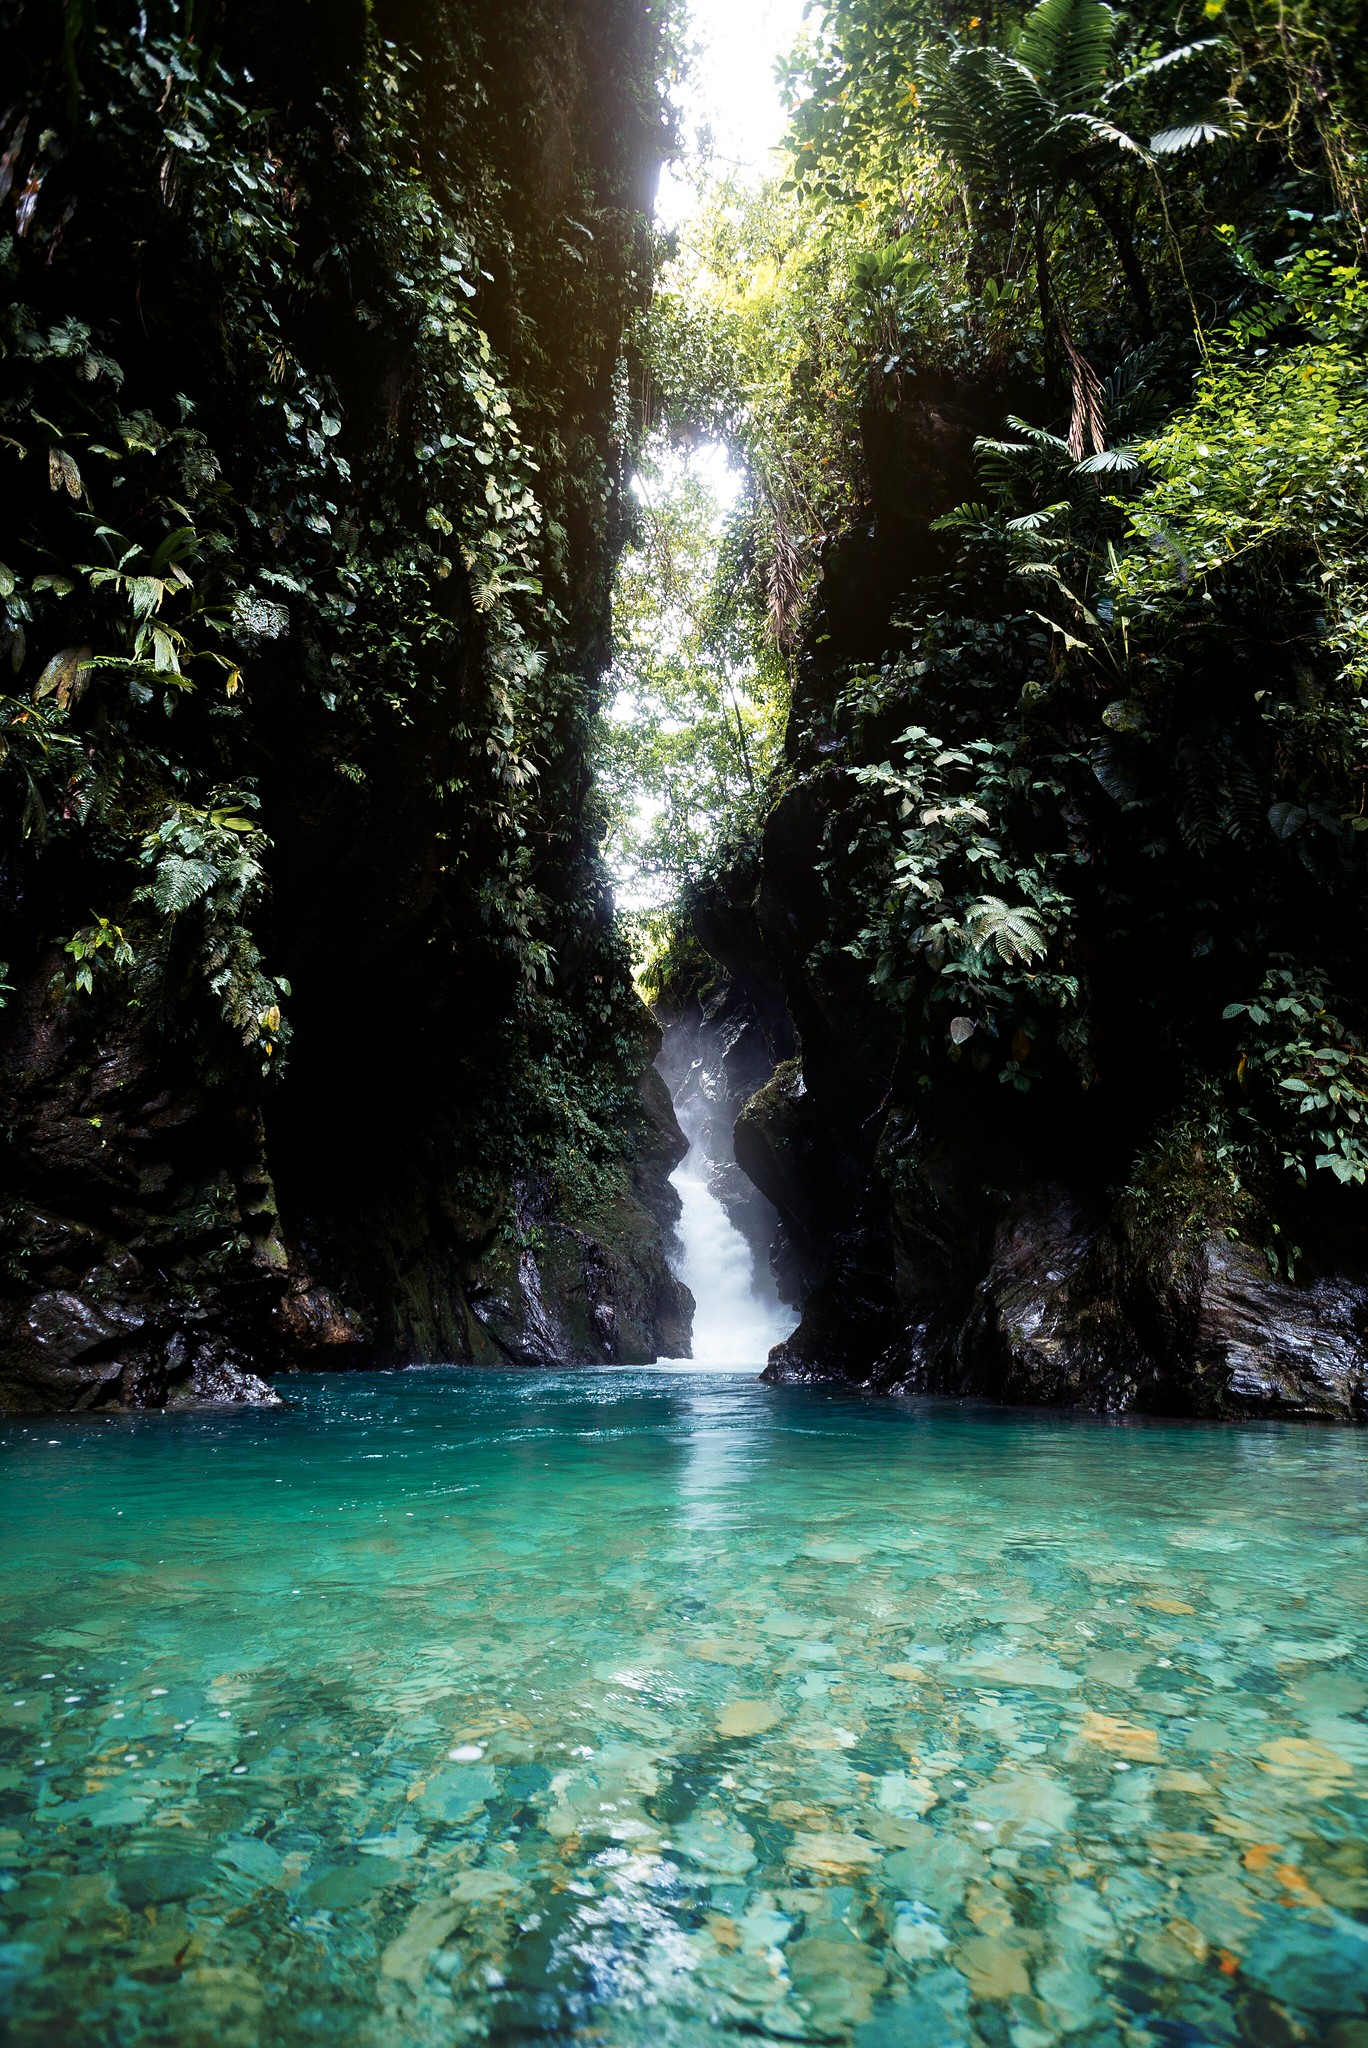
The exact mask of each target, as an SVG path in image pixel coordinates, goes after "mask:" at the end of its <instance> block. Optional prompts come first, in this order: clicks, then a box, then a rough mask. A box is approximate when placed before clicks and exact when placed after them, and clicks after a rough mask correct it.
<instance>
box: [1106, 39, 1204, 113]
mask: <svg viewBox="0 0 1368 2048" xmlns="http://www.w3.org/2000/svg"><path fill="white" fill-rule="evenodd" d="M1229 47H1230V45H1229V43H1228V41H1227V39H1226V37H1225V36H1202V37H1201V38H1200V39H1199V40H1198V41H1197V42H1195V43H1180V44H1179V45H1178V47H1177V49H1176V50H1166V51H1165V52H1164V54H1163V56H1162V57H1151V59H1150V61H1149V63H1148V64H1137V65H1136V67H1135V69H1134V71H1128V72H1126V74H1125V76H1124V77H1122V78H1118V79H1116V80H1115V81H1114V82H1113V83H1112V84H1111V85H1109V86H1108V87H1107V89H1106V91H1105V92H1104V93H1103V95H1102V97H1103V99H1104V100H1111V99H1115V98H1116V96H1117V94H1118V93H1123V92H1128V91H1129V90H1130V88H1131V87H1132V86H1136V85H1143V84H1144V82H1145V80H1146V79H1148V78H1157V77H1158V75H1159V73H1160V72H1161V71H1172V70H1173V69H1175V67H1176V66H1177V65H1179V64H1190V63H1191V62H1192V60H1193V58H1194V57H1201V56H1204V55H1205V53H1206V52H1207V51H1208V50H1224V49H1228V48H1229Z"/></svg>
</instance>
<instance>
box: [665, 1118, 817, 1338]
mask: <svg viewBox="0 0 1368 2048" xmlns="http://www.w3.org/2000/svg"><path fill="white" fill-rule="evenodd" d="M680 1124H681V1127H682V1129H683V1131H684V1135H685V1137H686V1138H688V1140H689V1149H688V1152H687V1153H686V1154H685V1156H684V1158H683V1160H682V1161H681V1163H680V1164H679V1165H678V1166H677V1167H676V1168H675V1171H674V1172H673V1174H671V1176H670V1179H671V1182H672V1185H673V1186H674V1188H675V1191H676V1193H677V1194H678V1196H679V1199H680V1201H681V1203H682V1204H683V1213H682V1214H681V1216H680V1219H679V1225H678V1231H677V1235H678V1251H677V1254H676V1257H675V1259H674V1261H673V1264H674V1270H675V1275H676V1277H677V1278H678V1279H680V1280H682V1281H683V1282H684V1285H685V1286H686V1287H687V1288H688V1289H689V1291H690V1293H691V1294H692V1295H693V1298H694V1304H695V1306H694V1321H693V1357H692V1358H683V1359H678V1358H676V1359H661V1360H660V1363H661V1364H662V1365H667V1366H676V1367H686V1368H692V1369H694V1370H707V1371H713V1372H719V1371H721V1372H747V1373H754V1372H760V1371H763V1370H764V1367H765V1363H766V1361H767V1359H768V1357H769V1353H770V1351H771V1349H772V1348H773V1346H774V1345H776V1344H781V1343H782V1342H783V1340H784V1338H785V1337H787V1336H789V1335H790V1334H791V1333H792V1331H793V1329H794V1327H795V1325H796V1324H797V1321H798V1317H797V1314H796V1312H795V1311H794V1310H793V1309H790V1308H786V1307H785V1306H784V1304H783V1303H782V1302H781V1301H779V1300H778V1299H777V1298H776V1297H775V1295H774V1291H773V1288H772V1286H766V1285H765V1284H764V1282H763V1281H762V1279H761V1276H760V1275H759V1274H758V1273H757V1271H756V1263H755V1257H754V1254H753V1253H752V1251H751V1248H750V1245H749V1244H748V1243H747V1242H746V1239H745V1238H744V1237H743V1236H742V1235H741V1232H740V1231H739V1230H738V1229H737V1228H736V1225H735V1224H734V1223H733V1222H732V1220H731V1218H730V1217H729V1216H728V1214H727V1212H726V1210H725V1209H724V1208H723V1206H722V1204H721V1202H720V1201H719V1200H718V1199H717V1196H716V1195H715V1194H714V1193H713V1191H712V1189H711V1187H710V1186H709V1185H708V1166H709V1161H708V1158H707V1155H706V1154H705V1152H704V1151H703V1147H702V1143H701V1135H702V1134H701V1128H700V1124H701V1120H700V1119H699V1118H697V1117H696V1116H691V1115H690V1114H689V1111H688V1110H687V1109H681V1110H680Z"/></svg>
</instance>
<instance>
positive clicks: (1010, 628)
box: [655, 0, 1368, 1215]
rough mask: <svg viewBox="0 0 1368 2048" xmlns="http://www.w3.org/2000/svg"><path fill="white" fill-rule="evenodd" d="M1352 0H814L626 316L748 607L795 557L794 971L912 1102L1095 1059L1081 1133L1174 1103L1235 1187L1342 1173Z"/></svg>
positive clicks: (1137, 1133) (1059, 1074)
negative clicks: (774, 306)
mask: <svg viewBox="0 0 1368 2048" xmlns="http://www.w3.org/2000/svg"><path fill="white" fill-rule="evenodd" d="M1361 27H1362V24H1361V22H1360V20H1359V18H1358V16H1357V13H1356V11H1355V10H1354V9H1352V8H1336V7H1334V6H1331V7H1328V8H1324V9H1320V10H1317V11H1316V12H1315V13H1313V12H1312V11H1311V10H1310V9H1309V8H1302V9H1300V10H1298V9H1287V8H1278V9H1273V8H1268V7H1264V6H1263V5H1262V4H1260V0H1251V4H1249V5H1247V6H1246V5H1243V4H1241V5H1226V4H1224V0H1208V4H1207V5H1206V7H1205V8H1204V9H1203V10H1201V11H1200V12H1198V13H1196V14H1195V15H1194V13H1193V12H1192V11H1191V10H1186V9H1185V10H1183V11H1182V12H1181V13H1176V12H1174V13H1170V12H1169V11H1168V10H1166V9H1164V8H1161V7H1156V6H1152V5H1147V6H1145V7H1142V8H1139V9H1132V10H1129V11H1126V12H1120V11H1113V10H1112V9H1111V8H1109V7H1107V6H1105V5H1103V4H1101V0H1043V4H1040V5H1037V6H1035V7H1034V8H1032V9H1030V10H1024V11H1022V10H1014V9H1011V8H999V9H990V10H988V11H986V12H985V13H984V14H983V15H982V17H980V18H976V19H975V20H974V21H973V22H972V23H970V24H969V25H968V27H965V26H964V25H963V24H962V23H957V24H956V26H955V27H954V28H953V29H952V28H950V27H948V26H947V25H946V24H945V23H944V22H943V21H942V19H941V18H940V15H939V13H938V11H937V10H935V9H932V8H929V7H921V6H917V5H899V6H889V5H887V4H886V0H831V4H829V5H828V6H827V7H826V8H825V10H824V11H823V12H822V13H821V14H820V16H819V18H818V20H817V23H816V26H815V30H814V33H813V35H812V37H811V39H810V40H809V41H808V43H807V44H806V46H805V47H804V48H803V49H801V50H800V52H799V53H798V55H797V56H796V57H795V59H794V60H793V62H792V64H791V66H790V67H789V70H788V74H787V77H788V86H789V91H790V95H791V99H792V105H793V127H792V132H791V140H790V162H789V168H788V172H787V175H786V176H784V177H782V178H780V179H778V180H776V182H775V184H774V185H773V186H772V187H770V188H769V189H767V190H766V191H765V192H763V193H760V194H757V195H752V196H751V197H750V198H748V199H744V200H743V199H741V198H739V197H738V195H737V194H736V193H735V192H732V191H729V190H727V189H726V188H722V189H720V190H719V191H718V192H717V193H716V194H715V196H714V200H713V203H712V209H711V214H710V216H709V217H708V219H707V221H706V222H705V225H704V226H703V227H702V228H701V229H700V230H699V231H697V233H696V235H695V246H696V247H697V246H700V245H705V246H706V247H707V250H708V252H709V259H710V262H711V264H712V265H713V266H714V267H715V268H716V270H717V272H718V273H719V274H720V275H722V276H723V277H724V278H727V279H729V280H730V295H728V292H726V291H723V290H720V289H718V288H713V289H712V290H711V294H710V297H707V298H705V299H703V300H700V296H699V294H698V293H697V291H696V290H695V291H693V292H692V294H691V295H688V294H686V295H685V298H686V303H681V302H680V300H679V299H678V298H677V297H675V296H673V295H672V294H671V292H670V291H669V290H667V291H666V292H665V293H664V294H663V295H662V297H661V299H660V300H659V301H658V304H657V311H656V315H655V320H656V326H657V335H658V337H659V338H658V341H657V355H658V359H659V361H660V364H661V368H660V372H659V374H660V376H661V378H662V380H663V383H664V386H665V389H666V395H667V402H668V407H669V409H670V410H672V412H673V414H674V416H675V417H677V418H683V417H686V416H687V413H688V407H689V402H690V393H691V391H692V393H693V395H694V403H695V404H696V405H700V406H701V407H702V409H703V411H704V413H705V416H707V417H708V418H710V419H715V420H719V421H720V425H719V427H718V428H717V429H716V430H719V431H730V432H731V434H732V437H733V442H734V445H736V446H737V447H738V448H739V450H740V451H741V455H742V458H743V459H744V460H746V461H747V463H748V464H749V474H750V479H751V489H750V497H749V500H748V502H747V506H746V510H745V515H744V521H743V524H744V531H743V532H742V533H741V534H739V535H738V536H737V537H736V538H735V540H734V545H735V546H736V547H737V548H739V549H740V551H741V552H742V554H743V555H745V552H746V550H747V549H749V551H750V553H749V559H750V560H751V561H752V562H753V564H754V570H755V574H754V578H753V583H752V588H751V593H750V601H751V603H752V604H753V606H754V607H755V610H756V613H757V615H759V614H760V612H761V611H762V610H763V609H764V608H765V602H766V582H767V579H768V582H769V584H770V585H771V586H772V585H773V584H774V583H775V582H776V581H777V580H778V579H780V578H781V577H782V576H783V575H784V574H785V573H786V571H787V565H788V563H789V561H790V559H791V560H792V563H793V567H792V569H791V571H787V572H788V573H791V577H792V582H793V584H794V588H795V597H794V600H793V603H792V605H791V606H788V607H786V608H785V610H784V619H785V633H786V637H787V644H788V645H789V646H790V647H792V646H793V645H794V644H795V642H796V643H797V644H798V646H799V648H800V653H799V656H798V658H797V661H796V666H795V669H794V694H793V713H792V717H791V720H790V724H789V730H788V738H787V762H788V765H787V768H786V771H785V774H784V776H783V777H781V778H780V781H779V783H778V784H776V786H775V788H774V789H773V790H772V792H771V803H772V804H773V802H774V801H775V800H778V802H779V805H780V808H781V809H782V808H783V805H784V803H785V801H786V799H785V798H784V794H783V792H784V789H785V788H787V789H789V791H790V792H793V791H798V790H808V791H811V792H815V795H814V797H813V801H814V802H815V803H816V804H817V806H818V808H819V810H820V812H821V815H822V817H823V819H824V823H823V827H822V837H821V845H820V848H819V852H818V864H819V869H820V877H821V902H822V910H821V915H820V921H819V922H820V930H819V931H818V932H817V933H816V934H815V936H809V938H807V939H805V940H804V941H803V944H804V947H805V949H806V951H805V958H804V960H803V961H801V962H797V963H795V968H794V973H793V974H791V975H790V990H791V993H792V990H793V988H794V987H795V986H806V987H808V988H810V989H811V990H812V992H813V993H812V1002H813V1003H814V1004H815V1005H816V1008H817V1010H818V1011H819V1012H821V1014H822V1015H823V1016H824V1017H828V1018H829V1017H830V1016H831V1015H832V1014H833V1012H832V1009H831V1000H832V999H831V990H832V989H833V988H835V987H837V986H838V985H841V986H843V985H844V984H843V983H841V981H840V976H841V973H842V972H843V971H844V970H842V969H840V968H839V965H838V963H839V962H841V961H847V962H848V961H849V960H850V959H851V958H853V959H854V960H856V961H858V962H859V963H861V964H862V966H863V967H864V969H865V971H866V973H867V975H868V977H869V980H870V983H871V984H872V987H873V989H874V991H875V992H876V995H877V1008H878V1011H879V1012H880V1014H881V1015H882V1018H883V1020H884V1021H883V1024H882V1025H881V1026H880V1027H879V1028H880V1029H881V1030H882V1031H884V1032H885V1033H886V1034H888V1036H889V1038H890V1042H891V1044H892V1046H893V1048H894V1051H893V1054H892V1057H893V1059H894V1061H895V1064H896V1072H897V1075H898V1080H897V1084H896V1085H897V1089H898V1090H899V1091H901V1092H902V1094H903V1095H904V1096H905V1098H906V1099H908V1100H909V1102H910V1103H913V1104H915V1102H916V1100H917V1099H918V1097H919V1096H920V1097H921V1098H922V1099H926V1098H927V1093H928V1091H929V1092H930V1095H931V1096H932V1097H939V1098H940V1099H943V1100H946V1101H950V1100H954V1101H966V1102H967V1101H968V1100H969V1099H970V1098H972V1097H975V1096H976V1094H977V1095H980V1096H982V1104H981V1106H982V1110H983V1113H984V1114H990V1113H991V1112H990V1109H989V1100H990V1098H989V1097H988V1096H986V1095H982V1091H984V1090H989V1091H995V1090H999V1088H1000V1084H1005V1085H1006V1086H1007V1088H1008V1089H1009V1091H1010V1095H1011V1097H1013V1098H1015V1099H1017V1100H1020V1098H1021V1097H1022V1096H1030V1097H1032V1098H1034V1097H1036V1096H1038V1095H1039V1094H1040V1092H1041V1091H1044V1094H1045V1096H1046V1098H1047V1099H1048V1100H1052V1101H1060V1102H1064V1101H1070V1100H1075V1099H1077V1098H1078V1097H1079V1095H1080V1091H1082V1092H1085V1093H1086V1092H1091V1091H1097V1094H1096V1098H1095V1099H1096V1100H1097V1101H1098V1104H1099V1122H1098V1126H1097V1128H1098V1129H1099V1130H1101V1129H1103V1128H1108V1127H1109V1128H1111V1129H1113V1130H1114V1131H1115V1132H1117V1133H1119V1136H1120V1140H1121V1143H1120V1147H1119V1150H1117V1151H1115V1152H1114V1154H1113V1155H1112V1156H1111V1170H1112V1171H1114V1172H1115V1173H1116V1175H1117V1177H1118V1178H1120V1179H1124V1177H1125V1174H1126V1172H1127V1165H1126V1161H1127V1159H1128V1158H1129V1159H1130V1160H1131V1161H1132V1162H1134V1161H1136V1160H1137V1159H1139V1158H1142V1157H1148V1156H1149V1155H1148V1153H1147V1152H1146V1149H1145V1148H1146V1146H1147V1145H1150V1144H1152V1143H1159V1144H1160V1145H1161V1147H1162V1143H1163V1141H1162V1139H1161V1138H1157V1137H1156V1136H1155V1134H1156V1133H1157V1132H1162V1131H1163V1130H1164V1129H1165V1128H1171V1129H1173V1130H1179V1129H1181V1130H1183V1131H1184V1132H1186V1133H1188V1135H1189V1137H1190V1138H1191V1137H1192V1133H1193V1132H1199V1133H1200V1142H1201V1144H1202V1147H1203V1148H1204V1156H1205V1157H1206V1158H1207V1160H1208V1163H1209V1164H1211V1165H1213V1166H1214V1168H1215V1171H1216V1178H1217V1180H1218V1181H1219V1182H1220V1183H1221V1186H1222V1188H1223V1189H1224V1192H1225V1195H1226V1196H1227V1197H1229V1198H1231V1199H1236V1200H1237V1202H1238V1201H1240V1200H1245V1199H1246V1198H1247V1195H1248V1188H1249V1186H1251V1185H1253V1186H1256V1187H1257V1189H1258V1190H1259V1197H1260V1200H1261V1202H1262V1203H1263V1205H1264V1213H1265V1215H1271V1214H1272V1212H1273V1210H1275V1209H1276V1208H1277V1206H1278V1204H1279V1202H1280V1201H1281V1200H1282V1199H1283V1197H1282V1195H1280V1193H1279V1191H1278V1189H1279V1181H1280V1175H1281V1170H1282V1169H1284V1168H1285V1169H1287V1171H1288V1173H1289V1174H1290V1176H1291V1180H1290V1182H1288V1183H1287V1185H1288V1186H1292V1185H1294V1184H1296V1183H1303V1182H1305V1183H1310V1184H1324V1185H1328V1186H1331V1187H1333V1186H1335V1185H1336V1184H1339V1183H1347V1184H1350V1185H1351V1186H1352V1185H1354V1184H1357V1183H1360V1182H1362V1181H1363V1180H1364V1179H1365V1177H1368V1143H1366V1142H1365V1138H1366V1136H1368V1127H1365V1124H1364V1122H1363V1119H1364V1116H1365V1114H1368V1065H1366V1064H1365V1053H1364V1046H1365V1044H1368V979H1365V975H1364V969H1363V963H1362V952H1361V948H1360V946H1359V944H1358V933H1359V931H1360V928H1361V923H1362V917H1363V912H1364V861H1365V858H1368V849H1366V847H1365V841H1364V838H1363V833H1364V831H1365V829H1366V828H1368V820H1365V815H1364V812H1365V783H1364V775H1365V762H1368V730H1365V725H1364V719H1365V714H1366V713H1368V692H1366V691H1365V665H1364V639H1363V636H1364V632H1365V619H1366V618H1368V601H1366V594H1365V588H1364V581H1363V573H1364V572H1363V561H1364V547H1365V539H1368V534H1366V532H1365V515H1366V514H1368V501H1366V499H1365V471H1364V455H1363V449H1364V429H1365V424H1368V415H1366V414H1365V394H1368V361H1366V360H1365V348H1366V346H1368V329H1366V328H1365V318H1364V314H1365V289H1366V287H1365V284H1364V279H1363V273H1362V270H1361V267H1360V266H1361V263H1362V258H1363V255H1364V240H1363V220H1364V213H1363V205H1364V199H1363V194H1364V169H1365V154H1364V144H1363V138H1362V134H1361V131H1360V129H1359V128H1358V126H1357V125H1356V123H1357V110H1358V108H1359V105H1360V98H1359V88H1360V77H1359V71H1358V66H1359V63H1360V54H1359V52H1360V40H1359V31H1360V30H1361ZM762 240H763V243H764V249H765V255H764V258H763V259H761V257H760V255H759V249H760V246H761V241H762ZM766 263H768V265H769V266H770V268H769V270H768V272H766V271H765V270H764V265H765V264H766ZM689 264H692V265H693V267H694V269H695V270H696V269H697V267H698V258H697V255H696V254H695V253H692V252H686V268H687V266H688V265H689ZM762 274H763V276H764V277H765V278H766V280H767V286H769V285H772V286H773V288H774V290H775V291H776V293H777V295H778V296H779V297H780V299H781V300H782V301H783V305H784V311H783V313H782V316H781V317H780V318H779V319H778V320H777V321H776V320H775V319H772V318H769V317H768V313H767V310H766V312H764V313H762V314H761V316H760V317H759V318H758V319H756V320H754V321H753V322H750V323H749V324H748V322H747V320H746V318H745V313H744V305H745V294H746V291H747V290H753V289H754V288H755V286H754V283H753V281H754V280H755V279H757V278H760V277H761V276H762ZM747 279H750V280H752V283H750V284H749V285H748V284H747V282H746V280H747ZM700 306H702V308H703V310H702V311H701V312H700ZM729 408H730V409H731V412H732V414H733V417H734V424H733V425H732V426H731V427H730V429H728V428H727V426H726V421H725V415H726V413H727V411H728V409H729ZM971 448H972V453H971ZM776 480H781V481H780V482H779V483H778V485H776ZM781 494H782V497H783V502H785V503H787V504H791V505H795V506H799V507H801V508H802V514H801V517H800V518H799V519H798V520H797V521H796V522H795V527H796V532H797V536H798V545H797V548H796V550H795V552H794V555H793V556H792V558H789V557H786V556H785V553H784V547H783V522H782V521H781V520H777V519H776V517H775V515H774V506H775V503H776V501H777V500H778V498H779V496H780V495H781ZM932 513H934V514H936V515H938V516H936V517H934V518H931V517H930V516H929V515H930V514H932ZM771 609H772V608H771ZM795 615H796V616H797V617H798V618H799V620H800V625H799V628H798V631H797V632H796V633H795V630H794V625H793V620H794V617H795ZM776 638H778V634H777V632H776ZM791 809H792V806H791V804H790V811H791ZM795 815H796V813H795ZM781 837H782V835H781ZM775 844H776V846H777V845H778V844H779V840H776V841H775ZM795 974H796V981H795V979H794V975H795ZM800 1021H801V1020H800ZM966 1090H968V1096H967V1097H966V1095H965V1091H966ZM1004 1111H1005V1105H1004ZM1193 1142H1197V1140H1196V1139H1194V1140H1193ZM1134 1170H1135V1171H1139V1170H1140V1168H1139V1167H1134ZM1214 1199H1215V1198H1214V1197H1213V1200H1214ZM1231 1213H1233V1212H1231Z"/></svg>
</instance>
